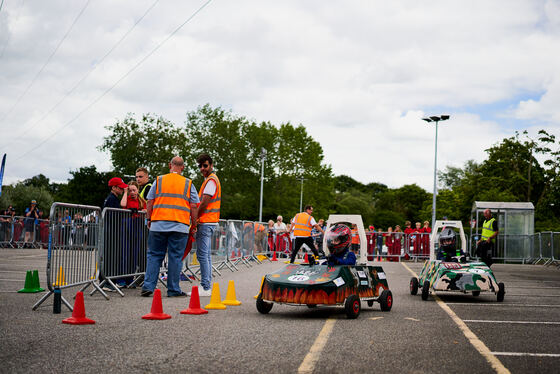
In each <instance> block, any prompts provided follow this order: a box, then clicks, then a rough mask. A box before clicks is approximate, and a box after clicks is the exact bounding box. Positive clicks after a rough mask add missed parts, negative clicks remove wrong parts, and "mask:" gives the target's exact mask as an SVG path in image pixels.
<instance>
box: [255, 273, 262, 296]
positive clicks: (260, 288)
mask: <svg viewBox="0 0 560 374" xmlns="http://www.w3.org/2000/svg"><path fill="white" fill-rule="evenodd" d="M263 283H264V277H262V279H261V286H260V287H259V293H258V294H256V295H255V296H254V298H255V299H258V298H259V295H260V294H261V290H262V285H263Z"/></svg>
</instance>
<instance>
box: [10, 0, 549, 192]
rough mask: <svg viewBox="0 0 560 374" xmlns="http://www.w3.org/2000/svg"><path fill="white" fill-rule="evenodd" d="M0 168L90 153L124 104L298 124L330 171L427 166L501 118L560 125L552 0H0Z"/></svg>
mask: <svg viewBox="0 0 560 374" xmlns="http://www.w3.org/2000/svg"><path fill="white" fill-rule="evenodd" d="M0 3H1V4H2V6H1V9H0V155H1V154H3V153H7V154H8V158H7V165H6V172H5V176H4V183H5V184H6V183H13V182H16V181H18V180H23V179H25V178H29V177H32V176H34V175H37V174H40V173H42V174H44V175H46V176H47V177H49V178H50V179H51V180H53V181H65V180H66V179H67V178H68V177H69V171H71V170H76V169H78V168H79V167H82V166H88V165H92V164H94V165H96V166H97V168H98V170H101V171H108V170H111V168H112V166H111V163H110V161H109V157H108V155H107V154H104V153H101V152H99V151H98V150H97V149H96V147H97V146H99V145H100V144H101V143H102V139H103V137H104V136H106V135H107V134H108V133H107V131H106V130H105V128H104V126H106V125H109V124H112V123H114V122H115V121H116V120H118V119H122V118H124V117H125V116H126V114H127V113H135V114H136V115H138V116H140V115H141V114H142V113H147V112H150V113H155V114H158V115H161V116H163V117H165V118H167V119H169V120H171V121H173V122H174V123H175V124H177V125H181V124H183V123H184V120H185V118H186V116H185V113H186V112H188V111H192V110H195V109H196V108H197V107H198V106H200V105H204V104H205V103H210V104H211V105H212V106H221V107H222V108H225V109H228V110H229V109H231V110H232V111H233V113H234V114H237V115H241V116H245V117H248V118H250V119H255V120H257V121H271V122H272V123H275V124H280V123H284V122H288V121H289V122H291V123H292V124H303V125H304V126H305V127H306V128H307V131H308V132H309V134H310V135H311V136H313V138H315V139H316V140H317V141H319V142H320V143H321V145H322V146H323V150H324V154H325V158H326V162H327V163H329V164H330V165H332V167H333V171H334V172H335V174H346V175H349V176H351V177H353V178H355V179H357V180H359V181H361V182H363V183H370V182H379V183H384V184H386V185H388V186H389V187H393V188H395V187H400V186H402V185H405V184H411V183H417V184H418V185H420V186H421V187H423V188H425V189H426V190H428V191H431V189H432V184H433V166H434V135H435V129H434V127H435V126H434V125H433V124H428V123H426V122H424V121H422V117H425V116H429V115H439V114H449V115H450V116H451V119H450V120H449V121H445V122H442V123H440V125H439V135H438V166H439V168H440V169H441V168H443V167H445V166H446V165H453V166H459V167H461V166H463V165H464V163H465V162H466V161H467V160H469V159H474V160H476V161H482V160H484V159H485V158H486V153H485V152H484V150H485V149H486V148H488V147H490V146H491V145H493V144H495V143H497V142H499V141H500V140H501V139H503V138H505V137H509V136H512V135H514V133H515V131H516V130H518V131H522V130H528V131H529V133H530V134H531V135H532V136H533V137H535V135H536V132H537V131H538V130H539V129H546V130H547V131H549V132H551V133H553V134H555V135H556V136H560V105H558V103H559V102H560V68H559V67H560V0H549V1H544V0H543V1H540V0H528V1H517V0H505V1H487V0H484V1H450V0H443V1H372V0H369V1H344V2H343V1H324V0H321V1H301V0H300V1H288V0H284V1H264V0H263V1H241V0H236V1H225V0H214V1H210V2H208V1H207V0H199V1H194V0H192V1H191V0H189V1H184V0H182V1H179V0H177V1H154V0H134V1H125V0H119V1H114V0H112V1H109V0H75V1H54V0H50V1H42V0H0Z"/></svg>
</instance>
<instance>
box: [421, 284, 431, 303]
mask: <svg viewBox="0 0 560 374" xmlns="http://www.w3.org/2000/svg"><path fill="white" fill-rule="evenodd" d="M428 296H430V281H424V284H423V285H422V300H428Z"/></svg>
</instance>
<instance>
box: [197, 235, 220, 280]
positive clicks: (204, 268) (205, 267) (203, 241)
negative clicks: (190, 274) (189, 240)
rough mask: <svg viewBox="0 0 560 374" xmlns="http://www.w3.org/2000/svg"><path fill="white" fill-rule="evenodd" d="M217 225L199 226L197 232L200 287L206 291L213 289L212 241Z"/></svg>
mask: <svg viewBox="0 0 560 374" xmlns="http://www.w3.org/2000/svg"><path fill="white" fill-rule="evenodd" d="M216 227H218V226H217V225H204V224H203V225H199V226H198V231H197V232H196V257H197V258H198V262H199V263H200V278H201V279H200V285H201V286H202V288H204V289H205V290H209V289H210V288H212V253H211V251H212V248H211V246H210V241H211V240H212V234H213V233H214V230H216Z"/></svg>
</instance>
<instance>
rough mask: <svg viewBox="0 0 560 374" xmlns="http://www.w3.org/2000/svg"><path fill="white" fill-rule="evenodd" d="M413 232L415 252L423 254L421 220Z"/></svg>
mask: <svg viewBox="0 0 560 374" xmlns="http://www.w3.org/2000/svg"><path fill="white" fill-rule="evenodd" d="M412 234H413V238H412V243H413V246H414V252H413V253H414V254H415V255H416V256H418V255H420V254H421V250H422V224H421V223H420V222H416V227H415V228H414V229H413V230H412Z"/></svg>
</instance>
